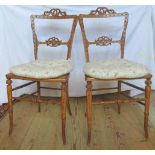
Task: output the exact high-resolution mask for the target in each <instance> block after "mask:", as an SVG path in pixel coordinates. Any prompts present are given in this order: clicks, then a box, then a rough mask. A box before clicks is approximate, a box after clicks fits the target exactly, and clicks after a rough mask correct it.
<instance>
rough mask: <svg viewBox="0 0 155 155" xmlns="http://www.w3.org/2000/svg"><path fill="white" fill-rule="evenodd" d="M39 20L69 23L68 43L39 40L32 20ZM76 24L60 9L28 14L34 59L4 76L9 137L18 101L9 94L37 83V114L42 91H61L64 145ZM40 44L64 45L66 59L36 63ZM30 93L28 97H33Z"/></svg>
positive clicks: (56, 40) (72, 18)
mask: <svg viewBox="0 0 155 155" xmlns="http://www.w3.org/2000/svg"><path fill="white" fill-rule="evenodd" d="M36 19H39V20H42V21H44V20H45V19H46V20H47V19H48V20H55V19H57V20H64V19H66V20H72V21H73V23H72V27H71V31H70V36H69V40H68V41H66V42H64V41H62V40H59V39H58V38H56V37H51V38H49V39H47V40H45V41H39V40H38V38H37V34H36V30H35V28H36V26H35V20H36ZM77 22H78V18H77V16H76V15H67V14H66V12H63V11H61V10H60V9H55V8H54V9H51V10H50V11H45V12H44V14H42V15H31V27H32V32H33V42H34V56H35V61H34V62H31V63H28V64H23V65H18V66H14V67H12V68H11V73H9V74H7V75H6V77H7V93H8V110H9V120H10V129H9V134H11V133H12V130H13V105H12V103H13V100H14V99H21V98H19V97H18V98H16V97H13V96H12V91H15V90H18V89H20V88H23V87H26V86H29V85H31V84H34V83H36V84H37V91H35V92H33V93H32V94H33V95H34V94H37V103H38V111H39V112H40V102H41V99H40V95H41V89H51V90H60V91H61V120H62V139H63V143H64V144H65V143H66V136H65V126H66V107H68V110H69V114H70V115H71V110H70V106H69V96H68V79H69V73H70V71H71V70H72V66H71V64H70V61H69V60H68V59H70V58H71V50H72V43H73V37H74V33H75V29H76V25H77ZM40 44H43V45H47V46H51V47H57V46H60V45H65V46H67V49H68V51H67V57H66V60H51V61H43V60H38V46H39V45H40ZM12 79H19V80H28V81H31V82H28V83H26V84H23V85H21V86H18V87H16V88H12ZM41 82H60V83H61V88H50V87H43V86H41V85H40V83H41ZM32 94H30V95H32Z"/></svg>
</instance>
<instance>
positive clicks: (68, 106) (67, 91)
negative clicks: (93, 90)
mask: <svg viewBox="0 0 155 155" xmlns="http://www.w3.org/2000/svg"><path fill="white" fill-rule="evenodd" d="M66 85H67V90H66V93H67V101H66V102H67V108H68V112H69V115H70V116H71V115H72V112H71V108H70V103H69V90H68V82H67V84H66Z"/></svg>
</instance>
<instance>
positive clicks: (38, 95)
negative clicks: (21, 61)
mask: <svg viewBox="0 0 155 155" xmlns="http://www.w3.org/2000/svg"><path fill="white" fill-rule="evenodd" d="M37 103H38V112H40V111H41V110H40V109H41V108H40V81H37Z"/></svg>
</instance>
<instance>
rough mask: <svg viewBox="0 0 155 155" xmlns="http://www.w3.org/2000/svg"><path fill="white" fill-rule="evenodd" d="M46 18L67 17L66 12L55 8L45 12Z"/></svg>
mask: <svg viewBox="0 0 155 155" xmlns="http://www.w3.org/2000/svg"><path fill="white" fill-rule="evenodd" d="M44 15H45V16H66V15H67V14H66V12H65V11H61V10H60V9H57V8H54V9H51V10H50V11H45V12H44Z"/></svg>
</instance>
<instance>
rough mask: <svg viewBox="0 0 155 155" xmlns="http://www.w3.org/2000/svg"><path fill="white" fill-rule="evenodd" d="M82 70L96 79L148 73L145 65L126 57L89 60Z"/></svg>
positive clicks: (135, 76) (136, 75)
mask: <svg viewBox="0 0 155 155" xmlns="http://www.w3.org/2000/svg"><path fill="white" fill-rule="evenodd" d="M84 72H85V74H86V75H87V76H90V77H94V78H98V79H115V78H138V77H143V76H145V75H147V74H149V70H148V69H147V67H146V66H144V65H142V64H138V63H135V62H132V61H129V60H126V59H114V60H111V61H110V60H108V61H105V62H89V63H86V64H85V66H84Z"/></svg>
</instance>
